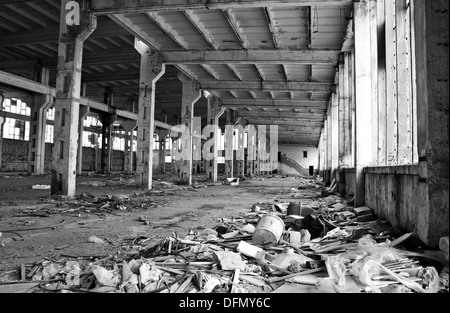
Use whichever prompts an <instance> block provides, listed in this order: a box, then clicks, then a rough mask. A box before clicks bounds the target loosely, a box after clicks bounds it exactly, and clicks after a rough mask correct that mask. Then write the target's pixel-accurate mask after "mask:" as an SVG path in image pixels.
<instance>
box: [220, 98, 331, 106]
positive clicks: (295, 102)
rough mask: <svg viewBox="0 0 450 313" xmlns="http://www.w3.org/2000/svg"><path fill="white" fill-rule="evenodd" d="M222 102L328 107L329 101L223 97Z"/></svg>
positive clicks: (250, 104) (227, 103)
mask: <svg viewBox="0 0 450 313" xmlns="http://www.w3.org/2000/svg"><path fill="white" fill-rule="evenodd" d="M222 104H226V105H237V106H239V105H242V106H250V107H252V106H259V105H261V106H276V107H278V106H280V107H282V106H292V105H300V106H302V105H305V106H314V107H326V105H327V104H328V101H319V100H270V99H239V100H236V99H222Z"/></svg>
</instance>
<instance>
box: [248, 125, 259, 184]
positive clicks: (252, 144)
mask: <svg viewBox="0 0 450 313" xmlns="http://www.w3.org/2000/svg"><path fill="white" fill-rule="evenodd" d="M256 140H257V137H256V127H255V126H254V125H249V126H248V128H247V175H248V176H250V177H251V176H253V175H254V174H255V161H256V146H257V145H256V143H257V141H256Z"/></svg>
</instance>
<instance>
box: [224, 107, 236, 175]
mask: <svg viewBox="0 0 450 313" xmlns="http://www.w3.org/2000/svg"><path fill="white" fill-rule="evenodd" d="M225 113H226V126H225V144H224V146H225V176H226V177H227V178H231V177H233V176H234V175H233V174H234V173H233V138H234V127H233V125H232V123H233V121H232V119H231V110H230V109H229V108H227V109H226V111H225Z"/></svg>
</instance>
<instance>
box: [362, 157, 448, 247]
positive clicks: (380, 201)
mask: <svg viewBox="0 0 450 313" xmlns="http://www.w3.org/2000/svg"><path fill="white" fill-rule="evenodd" d="M365 175H366V178H365V188H366V199H365V200H366V205H367V206H369V207H370V208H372V209H373V210H374V211H375V213H376V214H377V215H378V216H379V217H380V218H381V219H384V220H387V221H389V222H390V223H391V224H392V225H393V226H394V227H398V228H399V229H401V230H403V231H405V232H414V233H415V235H416V236H417V237H418V238H419V239H420V240H422V241H423V242H425V243H427V242H428V240H429V233H430V230H431V228H430V227H431V225H430V220H429V214H427V211H428V209H427V206H428V204H427V196H428V188H427V184H421V183H419V167H418V166H417V165H411V166H392V167H379V168H366V169H365ZM447 222H448V220H447Z"/></svg>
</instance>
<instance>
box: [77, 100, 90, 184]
mask: <svg viewBox="0 0 450 313" xmlns="http://www.w3.org/2000/svg"><path fill="white" fill-rule="evenodd" d="M90 110H91V109H90V107H86V106H82V107H80V120H79V121H78V157H77V175H81V172H82V171H83V132H84V118H85V117H86V115H88V113H89V112H90Z"/></svg>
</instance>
